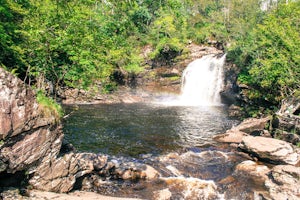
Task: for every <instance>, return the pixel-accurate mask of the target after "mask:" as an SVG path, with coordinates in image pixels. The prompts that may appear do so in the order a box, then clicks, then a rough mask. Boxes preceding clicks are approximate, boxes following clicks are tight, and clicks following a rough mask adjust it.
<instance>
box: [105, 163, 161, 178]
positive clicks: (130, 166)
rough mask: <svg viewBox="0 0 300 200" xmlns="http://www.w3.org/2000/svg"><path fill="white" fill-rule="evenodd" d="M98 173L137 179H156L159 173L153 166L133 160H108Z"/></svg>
mask: <svg viewBox="0 0 300 200" xmlns="http://www.w3.org/2000/svg"><path fill="white" fill-rule="evenodd" d="M100 174H106V176H112V177H113V178H114V179H123V180H138V179H148V180H152V179H157V178H158V177H160V176H161V175H160V173H159V172H158V171H157V170H155V169H154V168H153V167H151V166H149V165H145V164H140V163H133V162H123V163H120V164H119V163H116V162H109V163H108V164H107V166H106V168H105V170H102V171H101V172H100Z"/></svg>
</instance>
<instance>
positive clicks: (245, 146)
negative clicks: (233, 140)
mask: <svg viewBox="0 0 300 200" xmlns="http://www.w3.org/2000/svg"><path fill="white" fill-rule="evenodd" d="M239 148H241V149H242V150H244V151H246V152H248V153H250V154H252V155H254V156H257V157H258V158H259V159H262V160H265V161H268V162H271V163H274V164H291V165H296V164H297V163H299V161H300V154H299V150H298V149H296V148H294V147H293V145H291V144H290V143H287V142H285V141H282V140H277V139H273V138H265V137H261V136H258V137H253V136H247V137H244V138H243V140H242V142H241V143H240V145H239Z"/></svg>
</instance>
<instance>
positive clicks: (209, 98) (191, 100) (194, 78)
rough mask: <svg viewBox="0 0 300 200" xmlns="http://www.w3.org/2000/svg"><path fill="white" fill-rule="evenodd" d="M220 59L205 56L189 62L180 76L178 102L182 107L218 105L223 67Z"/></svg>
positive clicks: (222, 61) (223, 60)
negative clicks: (180, 84)
mask: <svg viewBox="0 0 300 200" xmlns="http://www.w3.org/2000/svg"><path fill="white" fill-rule="evenodd" d="M225 58H226V54H225V55H223V56H222V57H221V58H218V57H217V56H216V55H207V56H204V57H202V58H201V59H197V60H194V61H193V62H191V63H190V64H189V65H188V66H187V68H186V69H185V70H184V71H183V74H182V86H181V96H180V101H181V102H182V104H184V105H193V106H195V105H206V106H207V105H208V106H212V105H220V104H221V99H220V92H221V90H222V87H223V82H224V80H223V79H224V78H223V65H224V62H225Z"/></svg>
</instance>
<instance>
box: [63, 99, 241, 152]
mask: <svg viewBox="0 0 300 200" xmlns="http://www.w3.org/2000/svg"><path fill="white" fill-rule="evenodd" d="M65 109H66V112H67V113H68V112H70V111H71V110H73V109H74V107H73V106H66V107H65ZM234 123H236V121H235V120H230V119H228V118H227V116H226V113H225V111H224V108H223V107H183V106H163V105H157V104H142V103H137V104H112V105H81V106H79V108H78V110H76V111H75V112H73V113H72V114H71V115H70V117H69V118H67V119H66V120H65V122H64V132H65V137H66V140H67V141H68V142H71V143H72V144H73V145H74V146H75V147H76V148H77V149H78V150H79V151H89V152H95V153H99V152H101V153H105V154H109V155H117V156H133V157H139V155H141V154H152V155H159V154H163V153H168V152H171V151H177V150H180V149H183V148H189V147H199V146H202V145H205V144H207V143H211V142H212V140H211V137H212V135H215V134H217V133H220V132H223V131H224V130H225V129H227V128H230V127H231V126H232V124H234Z"/></svg>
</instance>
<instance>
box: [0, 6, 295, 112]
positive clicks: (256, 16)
mask: <svg viewBox="0 0 300 200" xmlns="http://www.w3.org/2000/svg"><path fill="white" fill-rule="evenodd" d="M260 4H261V1H260V0H249V1H240V0H224V1H220V0H160V1H152V0H143V1H141V0H128V1H118V0H106V1H97V0H88V1H82V0H61V1H57V0H46V1H40V0H21V1H20V0H18V1H13V0H0V52H1V53H0V65H1V66H5V68H7V69H8V70H9V71H15V72H16V73H17V74H18V75H19V77H21V78H23V79H24V80H25V81H26V82H28V83H29V84H34V85H35V87H36V88H38V89H40V90H42V91H44V90H46V84H45V83H46V82H48V83H49V82H50V83H51V84H52V85H53V86H54V92H56V91H58V88H59V87H73V88H83V89H89V88H91V87H95V85H96V88H98V86H99V85H101V86H102V89H101V90H102V92H104V93H109V92H112V91H114V90H116V89H117V87H118V83H117V82H118V81H116V80H114V78H112V77H113V75H114V72H116V71H118V72H120V73H121V74H122V75H124V79H126V78H128V79H129V78H130V77H132V76H135V75H137V74H139V73H141V72H142V71H143V67H142V63H143V61H142V58H141V56H140V55H141V51H142V49H143V47H144V46H145V45H149V46H151V47H152V48H153V49H154V51H153V52H152V53H151V54H150V59H154V60H157V61H162V60H164V61H170V60H172V59H176V57H177V56H178V55H180V54H181V53H182V52H183V51H184V47H185V45H186V44H187V41H189V40H191V41H193V42H196V43H201V44H211V43H212V42H219V43H220V42H221V43H223V44H230V45H231V46H230V47H229V49H228V50H229V53H228V58H229V59H230V60H232V61H234V62H235V63H236V64H237V66H239V67H240V71H241V73H240V75H239V79H238V81H239V82H240V83H243V84H246V85H248V86H249V89H248V90H246V91H243V94H244V95H245V96H246V97H247V98H248V99H250V100H251V101H252V103H255V104H256V105H257V104H259V103H262V102H263V103H266V102H267V103H268V104H269V105H276V104H278V103H279V102H280V100H281V99H282V98H284V97H285V96H287V95H290V94H298V93H300V92H299V90H300V89H299V80H300V79H299V73H300V71H299V70H300V68H299V59H300V58H299V56H300V53H299V48H300V39H299V32H300V31H299V23H300V22H299V16H300V13H299V1H296V2H289V3H288V4H287V5H285V2H284V3H281V1H280V2H279V3H278V4H276V5H273V9H271V10H268V11H262V10H261V9H260ZM224 46H226V45H224ZM228 46H229V45H228ZM123 82H126V81H123ZM249 112H251V113H252V109H251V111H249ZM255 114H256V113H255V112H254V111H253V115H255Z"/></svg>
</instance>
